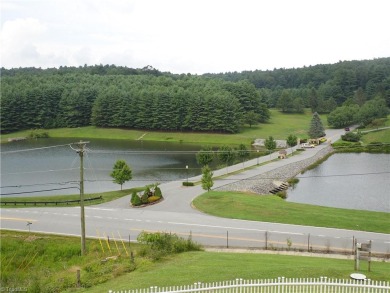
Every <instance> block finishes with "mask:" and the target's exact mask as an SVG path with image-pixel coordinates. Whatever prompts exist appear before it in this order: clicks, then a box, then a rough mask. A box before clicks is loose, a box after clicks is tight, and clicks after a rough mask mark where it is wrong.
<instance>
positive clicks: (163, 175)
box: [1, 138, 201, 197]
mask: <svg viewBox="0 0 390 293" xmlns="http://www.w3.org/2000/svg"><path fill="white" fill-rule="evenodd" d="M77 141H78V140H77V139H76V140H75V139H54V138H49V139H39V140H25V141H19V142H13V143H8V144H4V145H2V146H1V196H2V197H11V196H15V197H16V196H37V195H53V194H77V193H79V189H77V187H78V186H79V183H78V182H79V180H80V169H79V168H80V157H79V155H78V154H77V152H76V151H75V150H73V149H72V148H71V147H70V146H69V145H65V146H60V147H55V148H44V147H47V146H56V145H64V144H70V143H74V142H77ZM73 147H76V146H73ZM87 147H88V149H89V150H90V151H87V152H86V154H85V156H84V168H85V173H84V174H85V175H84V179H85V187H84V191H85V193H93V192H103V191H110V190H118V189H120V186H119V185H118V184H114V183H113V182H112V178H111V177H110V176H109V174H110V172H111V171H112V168H113V165H114V163H115V161H116V160H119V159H123V160H125V161H126V162H127V164H128V165H129V166H130V168H131V169H132V171H133V179H132V180H130V181H129V182H127V183H125V184H124V185H123V188H130V187H134V186H144V185H146V184H151V183H156V182H160V183H163V182H165V181H171V180H177V179H184V180H185V179H186V178H187V175H188V176H190V177H191V176H195V175H199V174H200V173H201V171H200V169H199V166H198V165H197V163H196V158H195V153H189V152H196V151H198V150H199V148H200V147H199V146H194V145H188V144H179V143H168V142H167V143H164V142H161V143H159V142H147V141H123V140H103V139H102V140H99V139H94V140H89V143H88V145H87ZM36 148H43V149H40V150H30V151H22V150H29V149H36ZM15 151H18V152H15ZM19 151H22V152H19ZM132 152H133V153H132ZM134 152H136V153H134ZM153 152H158V153H153ZM173 152H174V153H173ZM186 166H188V167H189V168H188V170H187V169H186ZM56 189H59V190H56ZM42 190H48V191H47V192H43V191H42ZM33 191H39V193H36V192H33Z"/></svg>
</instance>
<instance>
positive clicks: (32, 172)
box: [1, 168, 78, 175]
mask: <svg viewBox="0 0 390 293" xmlns="http://www.w3.org/2000/svg"><path fill="white" fill-rule="evenodd" d="M71 170H78V168H68V169H57V170H38V171H26V172H12V173H1V175H18V174H34V173H48V172H62V171H71Z"/></svg>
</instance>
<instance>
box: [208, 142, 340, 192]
mask: <svg viewBox="0 0 390 293" xmlns="http://www.w3.org/2000/svg"><path fill="white" fill-rule="evenodd" d="M332 152H333V148H332V147H331V146H328V147H326V148H324V149H323V150H321V151H319V152H318V153H317V154H316V155H315V156H313V157H311V158H309V159H305V160H302V161H299V162H294V163H291V164H288V165H285V166H282V167H279V168H276V169H274V170H272V171H269V172H266V173H263V174H261V175H256V176H254V177H251V178H248V179H245V180H241V181H238V182H234V183H231V184H226V185H224V186H221V187H218V188H215V189H214V190H219V191H244V192H253V193H257V194H269V193H270V191H271V190H273V189H274V188H276V187H279V185H280V184H281V183H283V182H286V181H287V180H288V179H290V178H293V177H295V176H297V175H298V174H300V173H301V172H302V171H303V170H304V169H306V168H307V167H308V166H310V165H312V164H314V163H315V162H317V161H318V160H320V159H322V158H324V157H326V156H327V155H328V154H330V153H332ZM287 160H288V159H287Z"/></svg>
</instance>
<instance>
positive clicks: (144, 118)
mask: <svg viewBox="0 0 390 293" xmlns="http://www.w3.org/2000/svg"><path fill="white" fill-rule="evenodd" d="M1 75H2V80H1V132H2V133H7V132H12V131H17V130H22V129H33V128H55V127H79V126H86V125H96V126H99V127H124V128H138V129H155V130H174V131H178V130H180V131H218V132H227V133H234V132H237V131H239V128H240V126H241V125H242V124H243V123H246V124H249V125H250V126H252V125H254V124H256V123H258V122H267V121H268V120H269V118H270V116H269V111H268V108H269V107H277V108H279V109H280V110H281V111H283V112H297V113H301V112H303V109H304V108H306V107H309V108H311V110H312V112H313V113H315V112H318V113H330V112H333V111H339V112H340V111H341V110H338V109H339V108H338V107H344V108H343V110H345V107H354V106H353V105H357V106H358V107H359V109H360V108H362V107H363V106H364V105H365V104H366V103H367V102H368V101H373V100H381V101H384V104H385V106H387V107H388V106H390V58H380V59H374V60H365V61H346V62H339V63H336V64H325V65H324V64H322V65H315V66H309V67H303V68H292V69H284V68H281V69H274V70H267V71H260V70H255V71H243V72H240V73H239V72H228V73H221V74H204V75H202V76H197V75H191V74H180V75H177V74H171V73H169V72H160V71H159V70H157V69H155V68H153V67H151V66H146V67H144V68H141V69H133V68H127V67H121V66H115V65H101V64H100V65H94V66H86V65H85V66H81V67H66V66H65V67H60V68H49V69H40V68H19V69H4V68H2V70H1ZM378 105H382V106H383V104H381V103H377V102H372V103H369V104H368V105H367V106H365V107H364V108H363V110H362V111H361V113H360V114H359V117H357V116H356V115H354V117H353V119H350V120H349V121H354V122H363V123H367V121H369V120H370V119H371V116H372V115H376V116H383V113H380V114H378V113H374V114H372V112H374V110H373V107H376V106H378ZM387 107H385V108H386V109H387ZM347 110H348V111H349V112H351V111H353V109H349V108H348V109H347ZM355 110H356V109H355ZM348 111H345V113H349V112H348ZM359 111H360V110H359ZM355 112H356V111H355ZM337 113H338V112H336V114H337ZM343 113H344V112H343ZM336 114H335V115H336ZM342 115H344V114H342ZM337 117H338V116H337ZM336 120H339V119H336ZM331 121H332V118H331ZM336 124H337V123H334V124H333V125H336ZM341 124H343V123H341ZM341 124H340V125H341ZM337 125H339V124H337Z"/></svg>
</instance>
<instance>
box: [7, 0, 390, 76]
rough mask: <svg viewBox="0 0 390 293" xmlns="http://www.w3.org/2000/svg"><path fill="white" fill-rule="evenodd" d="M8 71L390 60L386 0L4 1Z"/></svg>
mask: <svg viewBox="0 0 390 293" xmlns="http://www.w3.org/2000/svg"><path fill="white" fill-rule="evenodd" d="M0 1H1V2H0V5H1V6H0V11H1V35H0V45H1V48H0V50H1V51H0V52H1V55H0V58H1V59H0V62H1V66H2V67H5V68H15V67H41V68H50V67H60V66H84V65H85V64H86V65H95V64H103V65H106V64H109V65H111V64H114V65H117V66H127V67H131V68H143V67H145V66H147V65H151V66H153V67H154V68H156V69H158V70H160V71H164V72H171V73H191V74H203V73H220V72H234V71H237V72H241V71H244V70H272V69H274V68H297V67H303V66H310V65H316V64H331V63H337V62H339V61H346V60H365V59H374V58H380V57H390V17H389V15H390V1H389V0H369V1H368V0H364V1H363V0H108V1H107V0H73V1H72V0H0Z"/></svg>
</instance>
